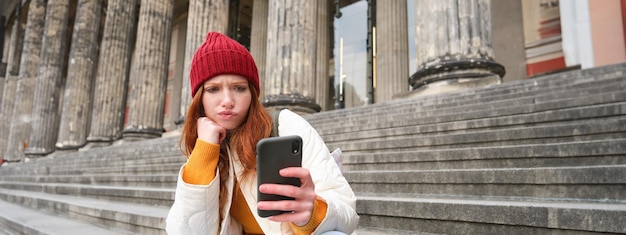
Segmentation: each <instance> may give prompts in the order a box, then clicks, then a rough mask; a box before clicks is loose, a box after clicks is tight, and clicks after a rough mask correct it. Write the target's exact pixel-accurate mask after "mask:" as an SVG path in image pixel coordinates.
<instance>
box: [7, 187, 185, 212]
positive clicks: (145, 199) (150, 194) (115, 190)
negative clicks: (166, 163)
mask: <svg viewBox="0 0 626 235" xmlns="http://www.w3.org/2000/svg"><path fill="white" fill-rule="evenodd" d="M0 188H4V189H11V190H22V191H32V192H44V193H49V194H59V195H70V196H80V197H86V198H94V199H104V200H109V201H117V202H131V203H138V204H145V205H154V206H166V207H169V206H171V205H172V203H173V202H174V192H175V189H174V188H147V187H123V186H104V185H87V184H64V183H29V182H5V181H0Z"/></svg>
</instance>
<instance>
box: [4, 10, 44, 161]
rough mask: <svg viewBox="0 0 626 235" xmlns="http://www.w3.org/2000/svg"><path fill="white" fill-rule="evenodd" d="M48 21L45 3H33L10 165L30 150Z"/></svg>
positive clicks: (8, 156) (11, 137)
mask: <svg viewBox="0 0 626 235" xmlns="http://www.w3.org/2000/svg"><path fill="white" fill-rule="evenodd" d="M45 17H46V0H31V1H30V3H29V5H28V18H27V22H26V30H25V32H24V43H23V45H22V49H21V54H22V56H21V60H20V61H21V62H20V70H19V78H18V81H17V91H16V95H15V104H14V105H13V116H12V117H11V119H10V121H11V128H10V131H9V141H8V145H7V149H6V152H5V154H4V155H5V160H7V161H21V160H22V159H24V149H25V148H26V147H27V146H28V138H29V136H30V127H31V123H32V122H31V119H32V112H33V100H34V98H35V96H34V95H33V92H34V90H35V84H36V81H37V71H38V68H39V61H40V55H41V45H42V41H43V29H44V24H45ZM0 153H1V152H0Z"/></svg>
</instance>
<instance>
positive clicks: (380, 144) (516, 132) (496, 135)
mask: <svg viewBox="0 0 626 235" xmlns="http://www.w3.org/2000/svg"><path fill="white" fill-rule="evenodd" d="M412 132H413V133H403V135H397V136H389V135H387V136H384V137H383V136H381V137H380V138H370V139H361V140H358V139H357V140H345V141H337V142H331V141H327V142H326V145H327V146H328V147H329V149H335V148H341V150H342V151H344V152H346V153H348V152H355V153H379V152H396V151H409V150H424V149H449V148H469V147H490V146H491V147H495V146H510V145H528V144H543V143H561V142H573V141H586V140H603V139H619V138H624V137H625V136H626V116H616V117H610V118H603V119H599V118H596V119H592V120H576V121H571V122H559V123H556V124H551V123H548V124H545V125H535V126H530V127H513V128H498V129H494V130H479V131H475V132H471V133H469V132H468V133H452V134H445V133H443V134H420V133H419V131H417V130H412Z"/></svg>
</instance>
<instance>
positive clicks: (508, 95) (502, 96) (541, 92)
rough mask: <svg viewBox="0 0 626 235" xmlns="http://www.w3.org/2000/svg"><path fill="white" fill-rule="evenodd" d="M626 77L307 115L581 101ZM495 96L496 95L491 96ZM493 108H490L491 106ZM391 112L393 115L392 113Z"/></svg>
mask: <svg viewBox="0 0 626 235" xmlns="http://www.w3.org/2000/svg"><path fill="white" fill-rule="evenodd" d="M622 78H623V76H622V77H614V78H611V79H608V80H601V81H594V80H591V81H588V80H585V79H584V78H583V79H580V81H579V80H577V79H570V82H571V84H568V85H567V86H560V87H553V88H550V89H545V88H544V87H543V86H541V85H540V84H537V83H535V82H536V80H533V82H530V81H520V83H519V84H521V85H523V86H530V87H531V88H533V89H531V90H528V89H523V88H520V87H516V86H512V85H510V84H509V83H505V84H502V85H500V86H496V87H491V88H479V89H474V90H471V91H466V92H462V93H456V94H443V95H437V96H425V97H418V98H413V99H406V100H397V101H394V102H390V103H385V104H374V105H368V106H361V107H355V108H350V109H344V110H334V111H330V112H331V113H332V114H333V115H328V114H329V113H327V112H324V113H323V114H322V113H317V114H310V115H307V116H306V118H307V119H309V122H311V123H312V124H318V123H335V122H337V121H345V120H347V121H352V119H353V118H359V117H368V116H371V115H375V114H379V113H393V114H405V113H415V112H420V111H424V110H438V109H449V108H453V107H458V108H464V107H468V106H469V107H474V108H486V107H482V106H480V105H479V104H482V105H484V104H489V105H496V106H497V105H500V106H511V105H517V104H523V103H528V102H537V103H544V102H547V101H552V100H562V99H566V98H577V97H584V96H588V95H593V94H597V93H608V92H611V91H612V92H616V91H620V90H623V87H624V86H626V82H625V81H624V80H623V79H622ZM575 82H578V83H575ZM491 93H493V94H491ZM487 107H489V106H487ZM388 111H391V112H388Z"/></svg>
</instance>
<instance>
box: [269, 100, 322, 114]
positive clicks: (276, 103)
mask: <svg viewBox="0 0 626 235" xmlns="http://www.w3.org/2000/svg"><path fill="white" fill-rule="evenodd" d="M263 106H265V107H266V108H268V109H270V110H280V109H289V110H291V111H294V112H296V113H305V114H308V113H317V112H319V111H320V110H321V109H322V108H321V107H320V106H319V105H318V104H317V103H315V100H314V99H311V98H307V97H304V96H301V95H268V96H266V97H265V100H263Z"/></svg>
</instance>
